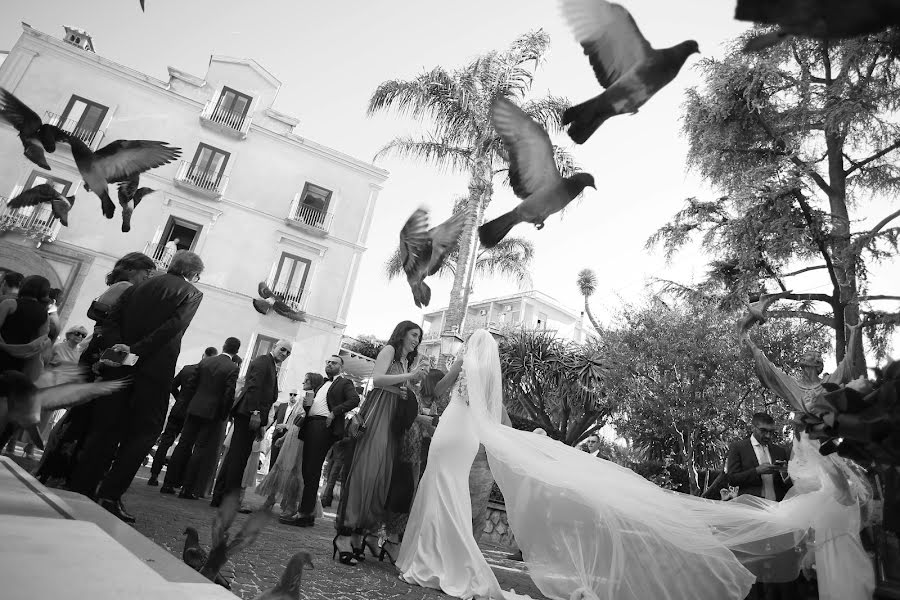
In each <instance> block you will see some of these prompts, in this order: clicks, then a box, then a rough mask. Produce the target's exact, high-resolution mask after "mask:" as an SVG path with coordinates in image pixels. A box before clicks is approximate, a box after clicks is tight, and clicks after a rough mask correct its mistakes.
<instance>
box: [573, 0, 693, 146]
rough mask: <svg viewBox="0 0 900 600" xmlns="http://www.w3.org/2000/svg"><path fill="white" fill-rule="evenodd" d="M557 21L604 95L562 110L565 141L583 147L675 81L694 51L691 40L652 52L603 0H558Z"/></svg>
mask: <svg viewBox="0 0 900 600" xmlns="http://www.w3.org/2000/svg"><path fill="white" fill-rule="evenodd" d="M561 4H562V6H561V8H562V12H563V17H564V18H565V20H566V21H567V22H568V24H569V27H570V28H571V29H572V32H573V33H574V34H575V39H576V40H577V41H578V42H579V43H580V44H581V47H582V48H584V53H585V54H586V55H587V56H588V58H589V59H590V62H591V66H592V67H593V68H594V75H595V76H596V77H597V81H599V82H600V85H602V86H603V87H604V88H606V91H605V92H603V93H602V94H600V95H599V96H597V97H596V98H592V99H590V100H588V101H587V102H583V103H581V104H578V105H577V106H573V107H571V108H568V109H566V111H565V112H564V113H563V125H569V124H571V126H570V127H569V132H568V133H569V137H571V138H572V141H574V142H575V143H576V144H583V143H585V142H586V141H587V140H588V138H589V137H591V135H592V134H593V133H594V132H595V131H596V130H597V128H598V127H600V125H602V124H603V122H604V121H606V120H607V119H608V118H610V117H614V116H616V115H621V114H624V113H632V114H634V113H636V112H637V111H638V109H639V108H640V107H641V106H643V105H644V103H645V102H647V100H649V99H650V98H652V97H653V95H654V94H656V92H658V91H659V90H661V89H662V88H664V87H665V86H666V85H668V83H669V82H670V81H672V80H673V79H675V76H676V75H678V71H680V70H681V67H682V66H683V65H684V62H685V61H686V60H687V58H688V56H690V55H691V54H694V53H695V52H700V47H699V46H698V45H697V42H696V41H694V40H686V41H684V42H681V43H680V44H677V45H675V46H672V47H671V48H663V49H662V50H655V49H654V48H653V47H651V46H650V43H649V42H648V41H647V40H646V39H645V38H644V36H643V35H642V34H641V31H640V30H639V29H638V26H637V24H636V23H635V22H634V19H633V18H632V16H631V13H629V12H628V10H626V9H625V8H624V7H622V6H620V5H618V4H612V3H610V2H606V0H561Z"/></svg>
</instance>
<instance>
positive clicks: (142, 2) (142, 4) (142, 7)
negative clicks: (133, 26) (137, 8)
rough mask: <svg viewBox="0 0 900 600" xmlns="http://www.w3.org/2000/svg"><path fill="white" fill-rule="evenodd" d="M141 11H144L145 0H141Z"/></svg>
mask: <svg viewBox="0 0 900 600" xmlns="http://www.w3.org/2000/svg"><path fill="white" fill-rule="evenodd" d="M141 12H144V0H141Z"/></svg>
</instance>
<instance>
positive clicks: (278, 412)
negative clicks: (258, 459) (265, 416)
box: [269, 388, 297, 470]
mask: <svg viewBox="0 0 900 600" xmlns="http://www.w3.org/2000/svg"><path fill="white" fill-rule="evenodd" d="M296 404H297V389H296V388H294V389H292V390H291V391H290V392H288V401H287V402H282V403H281V404H278V405H276V407H275V415H274V417H273V418H272V423H273V426H274V427H275V431H273V432H272V445H271V448H272V449H271V451H270V454H271V456H269V469H270V470H271V469H272V467H273V466H274V465H275V461H276V460H278V453H279V452H281V445H282V444H284V441H281V442H279V440H282V438H284V434H285V433H287V427H288V426H287V419H288V417H290V416H291V411H292V410H293V408H294V405H296Z"/></svg>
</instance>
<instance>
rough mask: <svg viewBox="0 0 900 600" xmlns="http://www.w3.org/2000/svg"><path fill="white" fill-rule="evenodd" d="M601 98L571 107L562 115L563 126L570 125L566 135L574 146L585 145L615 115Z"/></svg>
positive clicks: (613, 109) (611, 108)
mask: <svg viewBox="0 0 900 600" xmlns="http://www.w3.org/2000/svg"><path fill="white" fill-rule="evenodd" d="M603 96H604V94H601V95H599V96H597V97H596V98H591V99H590V100H588V101H587V102H582V103H581V104H576V105H575V106H571V107H569V108H567V109H566V111H565V112H564V113H563V125H569V124H570V123H571V126H570V127H569V131H568V133H569V137H570V138H572V141H573V142H575V143H576V144H583V143H585V142H586V141H587V140H588V138H590V137H591V136H592V135H594V132H595V131H597V128H598V127H600V126H601V125H603V122H604V121H606V120H607V119H608V118H610V117H613V116H615V115H616V110H615V108H613V106H612V105H611V104H610V103H609V102H607V100H606V98H604V97H603Z"/></svg>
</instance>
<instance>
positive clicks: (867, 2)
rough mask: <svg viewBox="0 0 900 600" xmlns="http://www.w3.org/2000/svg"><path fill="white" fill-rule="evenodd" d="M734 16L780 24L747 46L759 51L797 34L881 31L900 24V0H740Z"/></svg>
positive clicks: (836, 36) (844, 34)
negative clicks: (851, 0) (853, 0)
mask: <svg viewBox="0 0 900 600" xmlns="http://www.w3.org/2000/svg"><path fill="white" fill-rule="evenodd" d="M734 18H735V19H737V20H738V21H752V22H754V23H759V24H761V25H778V29H776V30H775V31H773V32H769V33H764V34H762V35H758V36H756V37H754V38H752V39H751V40H750V41H748V42H747V45H746V46H744V51H746V52H756V51H759V50H764V49H766V48H770V47H772V46H775V45H777V44H779V43H781V42H783V41H785V40H787V39H789V38H790V37H791V36H794V35H802V36H807V37H812V38H816V39H819V40H829V39H841V38H849V37H855V36H858V35H865V34H869V33H878V32H880V31H883V30H884V29H886V28H888V27H890V26H892V25H900V0H856V1H855V2H850V1H849V0H738V2H737V7H736V8H735V11H734Z"/></svg>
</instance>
